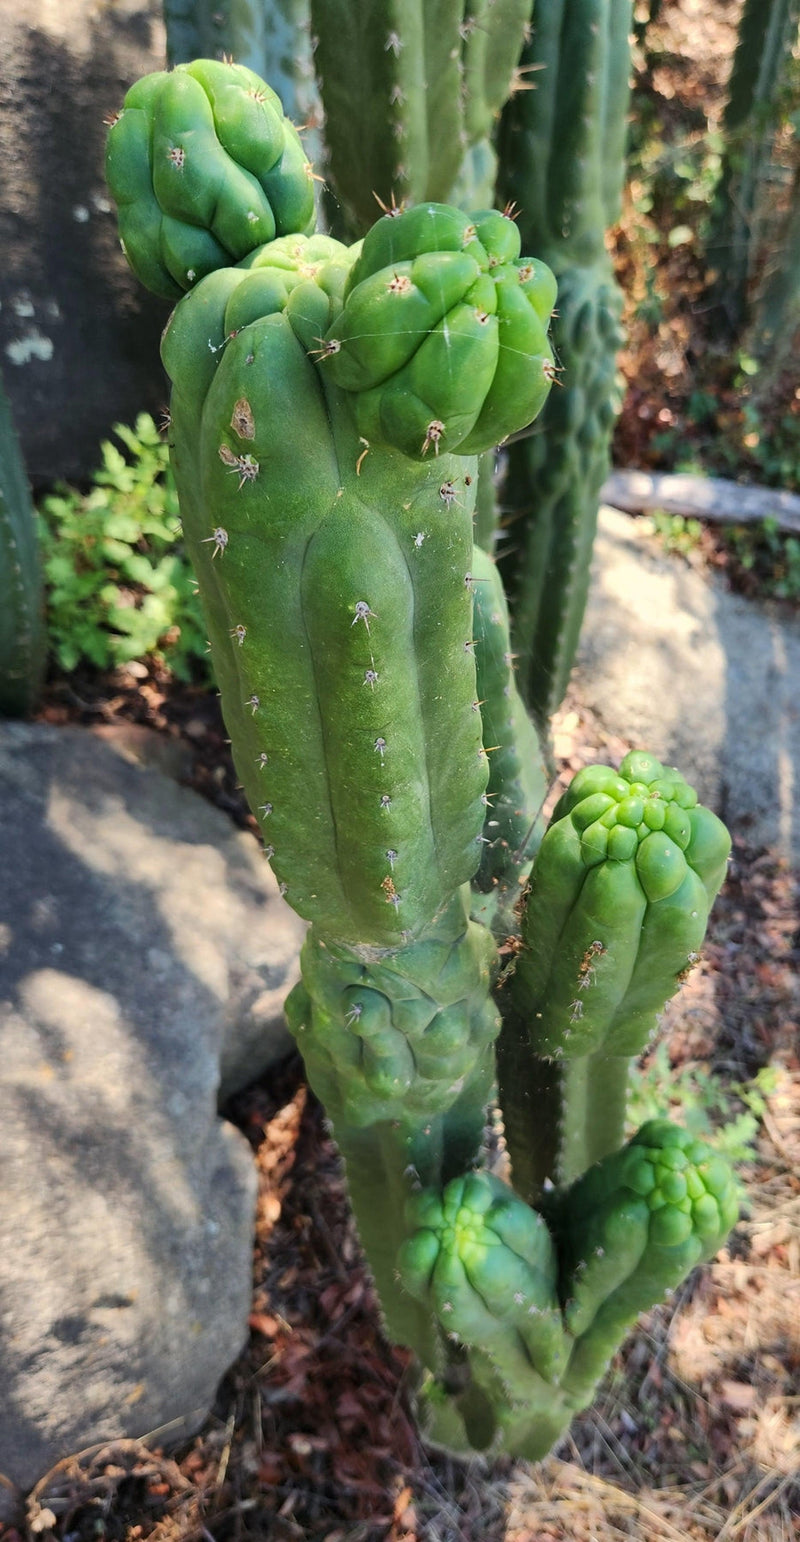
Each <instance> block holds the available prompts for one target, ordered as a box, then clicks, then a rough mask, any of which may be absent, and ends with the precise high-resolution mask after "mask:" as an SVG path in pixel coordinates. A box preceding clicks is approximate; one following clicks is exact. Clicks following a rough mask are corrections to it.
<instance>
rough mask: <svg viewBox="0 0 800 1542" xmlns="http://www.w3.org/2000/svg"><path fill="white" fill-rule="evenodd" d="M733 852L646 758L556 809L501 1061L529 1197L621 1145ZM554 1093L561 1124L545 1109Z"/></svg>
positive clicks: (669, 773)
mask: <svg viewBox="0 0 800 1542" xmlns="http://www.w3.org/2000/svg"><path fill="white" fill-rule="evenodd" d="M729 852H730V837H729V836H728V832H727V830H726V829H725V827H724V825H723V824H722V823H721V822H720V821H719V820H718V819H717V818H716V816H715V815H714V814H712V813H711V812H710V811H709V810H708V809H705V808H702V807H701V806H699V805H698V803H697V795H696V793H695V791H694V789H693V788H691V787H689V786H688V785H687V784H686V783H685V782H684V781H683V779H682V778H681V777H680V775H679V773H678V772H676V771H674V770H668V769H666V768H665V767H664V766H662V765H661V764H660V762H659V761H657V760H656V759H655V757H654V756H652V755H647V754H644V753H641V752H638V751H635V752H632V753H631V754H630V755H628V756H627V757H626V758H625V760H624V761H623V762H622V765H621V766H620V769H619V772H615V771H613V770H611V768H610V767H608V766H587V767H586V768H585V769H584V770H583V771H580V772H579V773H578V775H577V776H576V777H575V778H574V779H573V781H572V783H571V785H570V787H569V788H568V789H567V791H566V793H565V794H564V796H563V797H562V798H561V799H560V801H559V803H558V804H557V805H556V808H555V810H554V812H553V817H552V820H551V822H550V825H549V826H548V829H547V831H546V833H545V836H544V839H543V841H542V844H541V847H540V849H539V852H538V854H537V858H536V861H535V864H534V868H533V872H532V875H531V888H530V894H529V896H528V899H527V904H526V907H525V912H524V916H523V925H522V940H523V950H522V952H521V953H520V955H519V957H518V959H517V961H516V968H515V973H514V976H513V979H512V981H511V982H510V997H511V1009H510V1011H509V1015H508V1021H507V1023H506V1024H505V1027H504V1033H503V1041H502V1045H501V1050H500V1054H499V1067H500V1084H501V1089H502V1094H503V1096H502V1102H503V1108H504V1112H505V1116H506V1136H507V1139H508V1141H509V1146H510V1147H511V1149H512V1160H513V1162H514V1164H515V1181H517V1182H518V1183H519V1184H520V1187H521V1190H522V1192H524V1193H526V1194H531V1195H534V1194H535V1193H536V1192H538V1188H539V1186H540V1185H541V1182H542V1181H543V1179H544V1178H545V1177H549V1178H551V1179H554V1180H555V1181H559V1182H563V1181H565V1180H566V1181H569V1180H570V1179H571V1178H573V1177H576V1176H577V1175H578V1174H579V1173H580V1172H581V1171H582V1169H583V1167H585V1166H586V1165H587V1164H588V1162H589V1161H591V1160H593V1159H595V1158H596V1157H598V1156H601V1155H603V1154H605V1152H606V1151H608V1150H611V1149H613V1147H614V1145H615V1144H618V1142H619V1139H621V1132H622V1118H623V1114H624V1085H625V1079H626V1076H627V1062H628V1059H629V1057H630V1056H632V1055H636V1054H639V1053H640V1052H641V1050H642V1049H643V1048H644V1046H645V1044H646V1043H647V1039H648V1037H649V1036H650V1034H651V1033H652V1031H653V1029H654V1028H655V1026H656V1021H657V1017H658V1014H659V1012H661V1011H662V1009H663V1007H664V1005H665V1003H666V1002H667V1001H668V1000H669V998H670V996H672V995H673V994H674V992H675V991H676V990H677V988H678V985H679V984H680V981H681V979H682V977H683V975H684V973H685V971H686V970H687V969H689V968H690V967H691V966H692V964H693V963H694V962H695V961H696V959H697V956H698V953H699V950H700V947H701V945H702V942H703V938H704V936H705V929H706V925H707V921H708V915H709V911H710V908H711V905H712V903H713V900H714V898H715V896H716V894H717V892H718V889H719V887H720V885H721V883H722V880H723V877H724V874H725V868H726V864H727V858H728V854H729ZM542 1062H544V1064H542ZM558 1062H562V1063H563V1070H558V1069H557V1068H556V1063H558ZM615 1084H616V1086H617V1091H616V1093H615V1092H614V1087H615ZM559 1089H560V1092H559ZM545 1090H546V1091H547V1093H548V1099H547V1102H548V1103H549V1106H550V1108H551V1110H554V1111H555V1112H554V1122H553V1123H552V1124H548V1121H547V1120H538V1119H537V1116H536V1114H535V1112H534V1109H535V1107H536V1103H537V1099H541V1096H542V1093H543V1092H544V1091H545ZM543 1164H544V1166H543Z"/></svg>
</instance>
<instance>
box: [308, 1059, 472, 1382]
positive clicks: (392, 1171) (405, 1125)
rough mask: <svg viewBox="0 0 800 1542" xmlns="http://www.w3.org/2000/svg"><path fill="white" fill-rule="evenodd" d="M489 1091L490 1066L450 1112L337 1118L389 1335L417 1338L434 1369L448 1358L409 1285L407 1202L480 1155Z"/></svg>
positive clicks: (413, 1340)
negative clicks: (403, 1261)
mask: <svg viewBox="0 0 800 1542" xmlns="http://www.w3.org/2000/svg"><path fill="white" fill-rule="evenodd" d="M488 1093H489V1087H488V1077H487V1075H486V1068H485V1067H484V1068H482V1069H481V1070H480V1071H479V1072H478V1074H477V1075H476V1076H475V1077H473V1078H472V1080H471V1082H469V1083H468V1084H467V1086H466V1087H465V1089H464V1092H463V1093H462V1095H461V1097H460V1098H459V1099H458V1101H457V1102H456V1103H455V1104H454V1105H453V1106H452V1107H451V1108H450V1109H449V1110H448V1111H447V1112H446V1113H443V1114H438V1115H433V1116H431V1118H429V1119H426V1120H425V1121H424V1122H423V1123H422V1124H420V1123H419V1122H418V1121H412V1120H408V1121H399V1120H398V1121H392V1122H391V1123H388V1122H387V1123H383V1124H375V1125H371V1126H369V1127H368V1128H366V1129H362V1130H358V1129H355V1128H353V1126H352V1124H351V1123H346V1122H345V1121H344V1120H338V1119H335V1120H334V1134H335V1137H336V1141H337V1144H338V1146H339V1150H340V1151H341V1154H342V1157H343V1159H344V1164H345V1170H346V1173H347V1188H348V1193H349V1196H350V1202H351V1204H352V1207H353V1212H354V1215H355V1217H356V1224H357V1226H358V1234H359V1238H360V1240H361V1245H362V1247H363V1249H364V1252H365V1253H366V1255H367V1258H368V1260H369V1265H370V1269H371V1270H372V1275H373V1278H374V1280H375V1285H376V1288H377V1291H378V1294H379V1296H380V1300H381V1306H382V1308H383V1313H384V1318H385V1321H386V1327H387V1330H388V1332H389V1336H390V1337H391V1338H392V1339H393V1340H394V1341H395V1342H396V1343H399V1344H410V1345H412V1346H413V1348H414V1350H415V1353H416V1354H417V1355H418V1356H419V1358H420V1359H421V1360H422V1361H423V1362H424V1363H425V1365H427V1366H428V1367H429V1368H430V1369H431V1370H437V1369H439V1368H440V1367H441V1365H442V1363H443V1348H442V1343H441V1338H440V1335H439V1332H438V1330H437V1329H436V1326H435V1323H434V1320H433V1318H432V1317H431V1315H430V1313H429V1312H428V1311H427V1310H426V1309H425V1308H424V1307H422V1306H421V1305H420V1304H419V1302H417V1301H415V1300H414V1299H413V1298H412V1297H411V1296H410V1295H409V1294H408V1292H407V1291H405V1290H403V1288H402V1286H401V1285H400V1282H399V1279H398V1276H397V1255H398V1253H399V1250H400V1247H401V1244H402V1243H403V1242H404V1241H405V1240H406V1237H407V1236H408V1230H407V1226H406V1222H405V1206H406V1201H407V1200H408V1198H409V1196H410V1194H411V1193H412V1192H413V1190H414V1189H415V1188H417V1187H419V1186H423V1187H427V1186H428V1185H431V1184H434V1185H437V1186H443V1185H444V1184H445V1183H447V1182H448V1181H449V1179H451V1178H453V1177H455V1176H457V1175H458V1174H459V1173H460V1172H463V1171H464V1169H465V1168H468V1167H469V1166H470V1165H471V1164H472V1163H473V1162H474V1161H475V1160H476V1157H477V1154H478V1152H479V1150H480V1146H481V1142H482V1139H483V1135H484V1126H485V1108H486V1100H487V1097H488Z"/></svg>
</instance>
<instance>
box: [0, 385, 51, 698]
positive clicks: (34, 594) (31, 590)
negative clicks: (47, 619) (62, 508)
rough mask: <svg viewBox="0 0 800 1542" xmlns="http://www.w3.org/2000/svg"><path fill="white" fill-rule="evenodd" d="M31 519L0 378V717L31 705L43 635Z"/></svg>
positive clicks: (36, 550) (39, 675) (41, 663)
mask: <svg viewBox="0 0 800 1542" xmlns="http://www.w3.org/2000/svg"><path fill="white" fill-rule="evenodd" d="M43 605H44V601H43V594H42V572H41V564H40V560H39V547H38V541H37V535H36V514H35V512H34V508H33V504H32V503H31V494H30V488H29V486H28V479H27V476H26V474H25V466H24V464H23V460H22V455H21V453H20V448H19V444H18V442H17V436H16V433H15V430H14V423H13V420H12V417H11V408H10V406H9V403H8V399H7V397H6V394H5V390H4V388H3V382H2V378H0V714H4V715H6V716H9V717H16V716H19V715H22V714H24V713H26V712H29V711H30V710H31V708H32V707H33V706H34V703H35V701H36V696H37V693H38V690H39V686H40V684H41V680H42V674H43V672H44V663H45V652H46V646H47V644H46V636H45V630H44V617H43Z"/></svg>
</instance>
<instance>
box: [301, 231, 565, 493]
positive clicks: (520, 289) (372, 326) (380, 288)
mask: <svg viewBox="0 0 800 1542" xmlns="http://www.w3.org/2000/svg"><path fill="white" fill-rule="evenodd" d="M554 294H555V286H554V281H553V278H552V275H551V274H550V273H549V272H548V270H547V269H546V268H545V267H544V265H543V264H541V263H538V262H534V261H532V260H530V259H527V258H523V257H521V256H520V245H519V232H518V230H517V228H516V226H515V224H514V222H513V220H510V219H507V218H506V217H505V216H504V215H502V214H498V213H496V212H495V211H494V210H491V211H489V212H487V213H485V214H475V215H471V216H467V215H463V214H461V213H460V212H459V211H458V210H455V209H452V208H449V207H448V206H447V205H444V204H433V203H431V204H423V205H420V206H418V207H417V208H415V209H411V210H409V211H408V213H406V214H402V215H400V216H398V217H396V218H392V217H391V216H386V217H384V218H383V219H382V220H379V221H378V223H377V224H376V225H374V226H373V228H372V230H371V231H370V232H369V235H368V236H367V237H366V238H365V240H364V243H363V247H362V250H361V253H360V255H359V257H358V258H357V260H356V262H355V264H354V266H353V269H352V272H351V274H350V278H349V281H348V287H347V293H346V299H345V306H344V309H343V311H342V313H341V315H340V316H339V317H337V319H336V321H335V322H334V323H333V325H332V326H331V328H330V329H329V331H328V333H327V337H326V343H327V352H326V355H325V359H324V363H325V368H326V372H327V374H328V376H329V377H330V379H331V380H332V381H333V383H334V384H335V385H337V386H338V387H339V388H340V389H341V390H343V391H346V392H348V393H350V394H351V395H352V399H353V412H354V416H355V420H356V424H357V426H358V430H359V433H360V434H361V435H363V437H364V439H365V440H366V441H367V442H369V443H372V442H373V440H375V439H377V440H379V441H383V442H385V443H389V444H392V445H394V446H395V447H396V448H397V449H399V450H402V451H403V453H404V454H405V455H407V456H410V457H413V458H415V459H423V458H425V457H426V456H427V457H430V456H431V455H433V456H436V455H439V454H440V453H441V452H442V451H447V450H449V451H458V453H459V455H475V454H478V453H479V452H480V451H482V450H486V449H488V448H489V447H490V446H491V445H493V444H496V443H497V442H498V441H500V440H501V439H503V438H505V437H507V435H508V434H510V433H513V432H514V431H515V430H516V429H517V428H520V427H522V426H523V425H525V424H528V423H529V422H531V421H532V419H533V418H534V417H535V416H536V414H537V413H538V412H539V411H540V410H541V407H542V406H543V404H544V402H545V400H546V398H547V394H548V391H549V389H550V385H551V383H552V379H553V373H554V371H553V358H552V353H551V350H550V345H549V342H548V340H547V328H548V325H549V321H550V313H551V310H552V304H553V298H554ZM473 475H474V471H473Z"/></svg>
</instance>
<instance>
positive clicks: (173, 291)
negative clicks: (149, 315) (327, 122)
mask: <svg viewBox="0 0 800 1542" xmlns="http://www.w3.org/2000/svg"><path fill="white" fill-rule="evenodd" d="M106 178H107V181H108V186H109V189H110V191H111V194H112V197H113V198H114V200H115V202H116V204H117V206H118V210H119V229H120V237H121V240H122V245H123V248H124V250H125V254H126V256H127V258H128V261H129V262H130V265H131V267H132V268H133V270H134V272H135V273H136V275H137V277H138V278H140V279H141V281H142V283H143V284H145V285H146V287H147V288H148V289H151V290H153V292H154V293H156V294H160V295H163V296H165V297H166V298H167V299H176V298H178V297H179V296H180V295H181V294H183V293H184V292H185V291H186V290H189V289H191V288H192V287H193V285H195V284H196V283H197V282H198V281H199V280H200V279H201V278H203V277H204V276H205V275H206V274H208V273H211V272H213V271H214V270H216V269H218V268H220V267H223V266H227V265H228V264H230V263H232V262H239V261H241V259H242V258H244V257H246V256H247V255H248V253H249V252H252V251H254V250H255V249H257V248H258V247H260V246H262V245H263V244H264V242H266V241H271V240H273V238H274V237H276V236H281V235H283V234H284V233H289V232H291V231H306V230H309V229H310V228H311V226H312V224H313V220H314V193H313V184H312V180H311V168H310V166H309V164H308V162H307V160H306V154H305V151H304V149H303V147H302V145H301V143H300V139H299V136H298V134H297V132H296V130H295V129H294V128H293V126H292V124H291V123H289V121H288V119H287V118H285V117H284V114H283V109H282V107H281V104H280V101H279V99H278V97H277V96H276V95H275V92H274V91H273V90H272V89H271V88H270V87H269V86H268V85H267V84H266V83H265V82H264V81H263V80H261V79H260V78H259V76H257V75H255V74H253V72H252V70H248V69H245V68H244V66H242V65H238V64H221V63H217V62H216V61H215V60H210V59H198V60H196V61H195V62H194V63H192V64H186V65H179V66H178V68H177V69H175V70H172V71H170V72H169V73H167V72H165V71H159V72H157V73H155V74H152V75H145V76H144V77H143V78H142V79H141V80H139V81H137V83H136V85H135V86H132V87H131V90H130V91H129V92H128V94H127V96H126V98H125V102H124V105H123V108H122V112H121V113H120V114H119V116H118V117H117V119H116V120H115V122H114V123H113V124H112V127H111V129H110V132H109V135H108V144H107V150H106Z"/></svg>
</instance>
